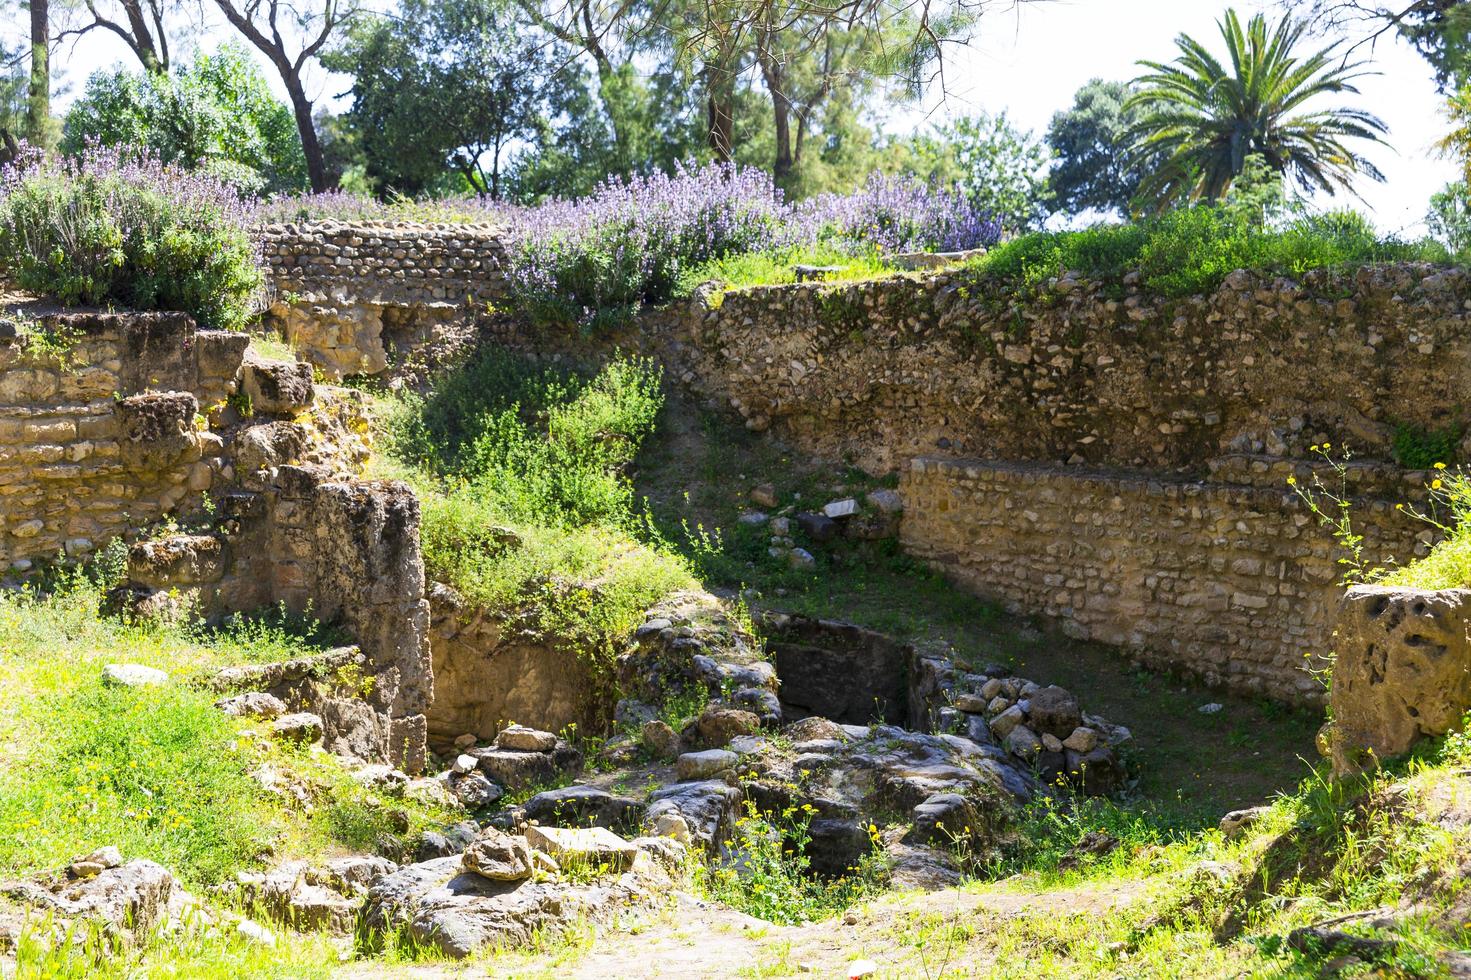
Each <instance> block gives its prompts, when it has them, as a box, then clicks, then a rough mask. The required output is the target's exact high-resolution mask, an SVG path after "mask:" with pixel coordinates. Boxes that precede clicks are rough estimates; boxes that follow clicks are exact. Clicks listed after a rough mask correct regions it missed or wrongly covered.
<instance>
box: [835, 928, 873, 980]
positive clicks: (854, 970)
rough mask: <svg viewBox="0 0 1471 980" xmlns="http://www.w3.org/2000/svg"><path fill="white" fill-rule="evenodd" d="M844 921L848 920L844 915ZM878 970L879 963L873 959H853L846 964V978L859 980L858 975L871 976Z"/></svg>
mask: <svg viewBox="0 0 1471 980" xmlns="http://www.w3.org/2000/svg"><path fill="white" fill-rule="evenodd" d="M843 921H844V922H846V921H848V920H847V918H846V917H845V918H844V919H843ZM878 971H879V965H878V964H877V963H875V962H874V961H873V960H854V961H853V962H852V963H849V964H848V980H859V978H860V977H871V976H873V975H874V974H875V973H877V972H878Z"/></svg>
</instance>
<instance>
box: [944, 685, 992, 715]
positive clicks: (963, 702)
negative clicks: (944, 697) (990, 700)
mask: <svg viewBox="0 0 1471 980" xmlns="http://www.w3.org/2000/svg"><path fill="white" fill-rule="evenodd" d="M950 704H951V706H952V707H954V708H955V710H956V711H964V712H965V713H967V714H972V715H979V714H983V713H984V712H985V710H986V699H985V698H983V697H981V696H980V695H979V694H973V693H971V692H969V691H966V692H964V693H961V694H957V695H955V697H953V698H952V699H951V700H950Z"/></svg>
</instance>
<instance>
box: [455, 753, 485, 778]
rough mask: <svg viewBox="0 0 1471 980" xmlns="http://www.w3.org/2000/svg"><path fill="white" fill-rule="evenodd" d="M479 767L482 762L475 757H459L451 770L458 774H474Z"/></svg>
mask: <svg viewBox="0 0 1471 980" xmlns="http://www.w3.org/2000/svg"><path fill="white" fill-rule="evenodd" d="M478 765H480V760H479V759H477V758H475V757H474V756H473V755H459V756H456V757H455V764H454V765H453V766H451V767H450V768H451V769H453V770H454V771H455V772H457V773H460V774H464V773H467V772H474V771H475V767H476V766H478Z"/></svg>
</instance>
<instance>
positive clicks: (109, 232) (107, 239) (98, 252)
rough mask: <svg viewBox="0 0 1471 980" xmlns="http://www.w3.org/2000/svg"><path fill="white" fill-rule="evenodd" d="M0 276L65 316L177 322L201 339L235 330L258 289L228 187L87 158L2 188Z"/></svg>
mask: <svg viewBox="0 0 1471 980" xmlns="http://www.w3.org/2000/svg"><path fill="white" fill-rule="evenodd" d="M0 270H3V271H4V272H5V273H7V274H8V275H9V276H10V277H12V278H13V279H14V280H15V282H16V283H17V285H19V286H20V287H21V288H22V289H26V290H29V291H31V292H35V293H39V294H41V295H44V296H50V297H54V298H55V299H57V300H58V301H60V302H61V303H63V304H67V305H70V304H76V303H85V304H92V305H97V304H117V305H119V306H126V307H130V308H132V309H139V310H159V309H162V310H182V311H184V312H186V313H189V314H191V315H193V316H194V318H195V319H196V320H197V321H198V322H199V324H200V326H203V327H238V326H240V325H242V324H243V322H244V321H245V318H246V316H247V315H248V314H249V313H250V311H251V309H252V307H253V305H254V302H255V299H256V297H257V296H258V294H259V291H260V289H261V286H262V284H263V282H264V276H263V275H262V272H261V268H260V262H259V255H258V252H257V248H256V246H255V244H254V243H253V242H252V240H251V236H250V234H249V232H248V231H247V227H246V210H245V207H244V205H243V204H242V202H241V200H240V198H239V196H238V195H236V193H235V192H234V191H233V190H231V188H230V187H229V186H228V185H226V184H224V183H223V182H221V181H219V180H217V179H215V178H212V177H209V176H206V175H204V174H201V173H190V172H187V171H184V170H179V169H176V168H174V167H170V166H165V165H163V164H160V163H158V162H157V161H156V160H152V159H149V158H146V157H138V156H128V157H124V156H122V155H121V154H119V153H118V152H117V151H114V150H101V149H96V148H93V149H91V150H89V151H88V152H86V153H84V154H83V155H82V156H81V157H80V158H78V159H73V160H67V161H63V162H47V161H41V160H37V159H36V158H34V157H28V158H27V159H25V160H23V161H20V162H18V163H17V164H15V165H13V166H12V167H11V168H9V169H7V170H6V171H5V172H4V174H3V176H0Z"/></svg>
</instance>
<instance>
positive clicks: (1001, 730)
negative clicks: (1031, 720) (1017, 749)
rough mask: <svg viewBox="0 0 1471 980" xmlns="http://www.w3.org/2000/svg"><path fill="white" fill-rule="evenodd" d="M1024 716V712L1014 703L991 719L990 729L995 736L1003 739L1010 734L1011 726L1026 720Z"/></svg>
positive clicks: (1013, 726)
mask: <svg viewBox="0 0 1471 980" xmlns="http://www.w3.org/2000/svg"><path fill="white" fill-rule="evenodd" d="M1026 718H1027V714H1026V712H1025V711H1023V710H1022V709H1021V708H1020V706H1018V705H1015V704H1014V705H1012V706H1011V707H1009V708H1007V709H1006V710H1005V711H1003V712H1001V713H1000V714H999V715H997V716H996V717H995V718H992V719H991V731H992V733H993V734H995V736H996V737H997V738H1001V739H1004V738H1006V736H1008V735H1010V734H1011V730H1012V729H1013V728H1015V727H1016V726H1018V725H1020V724H1021V723H1022V722H1024V721H1026Z"/></svg>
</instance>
